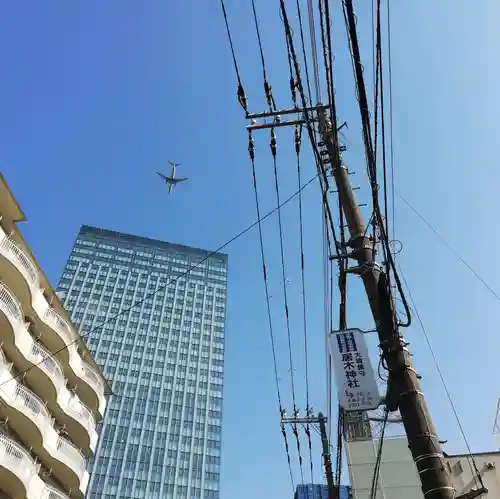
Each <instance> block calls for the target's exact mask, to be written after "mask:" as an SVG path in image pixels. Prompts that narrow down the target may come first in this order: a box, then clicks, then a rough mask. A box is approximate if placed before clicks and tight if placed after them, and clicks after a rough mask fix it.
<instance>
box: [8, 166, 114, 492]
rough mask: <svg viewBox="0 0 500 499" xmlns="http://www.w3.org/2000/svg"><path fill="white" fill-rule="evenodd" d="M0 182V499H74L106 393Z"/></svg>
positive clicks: (83, 477) (84, 485) (81, 487)
mask: <svg viewBox="0 0 500 499" xmlns="http://www.w3.org/2000/svg"><path fill="white" fill-rule="evenodd" d="M25 220H26V219H25V217H24V214H23V212H22V211H21V209H20V207H19V206H18V204H17V202H16V200H15V199H14V197H13V195H12V193H11V192H10V190H9V187H8V186H7V184H6V182H5V179H4V178H3V176H2V175H1V174H0V499H5V498H13V499H24V498H26V499H68V498H70V499H73V498H75V499H81V498H83V497H84V496H85V491H86V488H87V484H88V481H89V475H88V472H87V462H88V459H89V458H90V457H91V456H92V454H93V452H94V451H95V449H96V444H97V432H96V425H97V423H98V422H99V421H100V419H101V418H102V417H103V414H104V410H105V407H106V395H107V394H108V388H107V384H106V381H105V379H104V378H103V376H102V374H101V372H100V370H99V368H98V366H97V365H96V363H95V362H94V360H93V358H92V356H91V354H90V352H89V351H88V349H87V348H86V346H85V343H84V341H83V340H82V338H81V337H80V335H79V333H78V331H77V330H76V328H75V327H74V326H73V325H72V323H71V322H70V320H69V318H68V315H67V314H66V311H65V310H64V308H63V306H62V304H61V302H60V300H59V298H58V297H57V295H56V293H55V291H54V289H53V288H52V287H51V285H50V284H49V282H48V281H47V278H46V277H45V275H44V273H43V271H42V270H41V268H40V266H39V265H38V263H37V262H36V260H35V258H34V257H33V255H32V253H31V251H30V249H29V248H28V247H27V245H26V243H25V241H24V239H23V237H22V235H21V233H20V232H19V229H18V227H17V224H18V223H19V222H23V221H25Z"/></svg>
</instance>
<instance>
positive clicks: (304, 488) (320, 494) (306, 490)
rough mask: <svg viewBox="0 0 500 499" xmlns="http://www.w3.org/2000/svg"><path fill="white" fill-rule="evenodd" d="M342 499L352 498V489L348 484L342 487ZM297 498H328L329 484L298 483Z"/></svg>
mask: <svg viewBox="0 0 500 499" xmlns="http://www.w3.org/2000/svg"><path fill="white" fill-rule="evenodd" d="M339 488H340V494H339V497H340V499H350V497H352V496H351V491H350V488H349V487H348V486H347V485H341V486H340V487H339ZM295 499H328V486H327V485H326V484H323V483H308V484H303V485H297V490H296V491H295Z"/></svg>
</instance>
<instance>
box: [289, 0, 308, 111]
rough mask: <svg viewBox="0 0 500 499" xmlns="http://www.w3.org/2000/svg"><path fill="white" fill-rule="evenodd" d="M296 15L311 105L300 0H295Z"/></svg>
mask: <svg viewBox="0 0 500 499" xmlns="http://www.w3.org/2000/svg"><path fill="white" fill-rule="evenodd" d="M297 16H298V18H299V28H300V42H301V45H302V55H303V57H304V68H305V70H306V82H307V93H308V95H309V104H310V105H311V106H312V93H311V82H310V80H309V65H308V64H307V55H306V45H305V42H304V27H303V25H302V11H301V8H300V0H297ZM287 45H288V44H287Z"/></svg>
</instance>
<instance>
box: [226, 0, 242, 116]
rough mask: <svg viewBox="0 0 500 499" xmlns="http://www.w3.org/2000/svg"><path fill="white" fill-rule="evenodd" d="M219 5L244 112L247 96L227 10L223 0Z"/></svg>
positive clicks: (239, 100) (239, 99) (239, 98)
mask: <svg viewBox="0 0 500 499" xmlns="http://www.w3.org/2000/svg"><path fill="white" fill-rule="evenodd" d="M221 6H222V13H223V15H224V22H225V24H226V31H227V36H228V38H229V46H230V47H231V54H232V56H233V64H234V70H235V72H236V78H237V80H238V91H237V94H238V102H239V103H240V105H241V107H242V108H243V110H244V111H245V112H248V103H247V98H246V96H245V91H244V90H243V84H242V82H241V76H240V71H239V69H238V63H237V61H236V55H235V52H234V46H233V39H232V37H231V30H230V29H229V21H228V19H227V12H226V6H225V4H224V0H221Z"/></svg>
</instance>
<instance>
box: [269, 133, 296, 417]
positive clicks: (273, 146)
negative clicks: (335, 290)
mask: <svg viewBox="0 0 500 499" xmlns="http://www.w3.org/2000/svg"><path fill="white" fill-rule="evenodd" d="M276 150H277V144H276V134H275V133H274V129H273V128H271V153H272V156H273V167H274V182H275V189H276V203H277V205H278V206H279V204H280V188H279V182H278V167H277V164H276ZM278 230H279V239H280V255H281V277H282V279H283V297H284V302H285V319H286V331H287V336H288V354H289V362H290V378H291V382H292V401H293V409H294V411H295V410H296V409H297V404H296V403H295V376H294V373H293V356H292V335H291V330H290V315H289V309H288V293H287V289H286V270H285V247H284V244H283V224H282V222H281V208H278Z"/></svg>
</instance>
